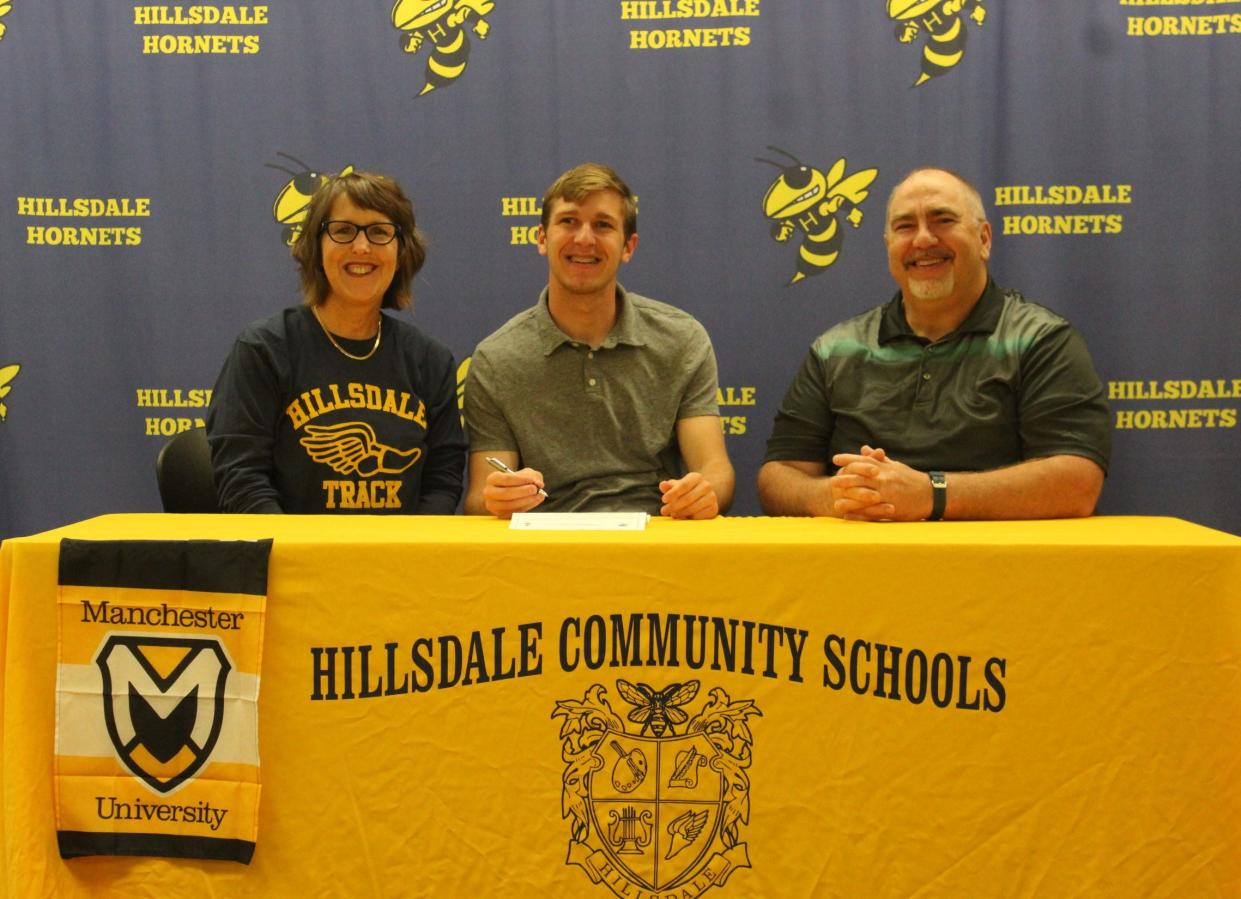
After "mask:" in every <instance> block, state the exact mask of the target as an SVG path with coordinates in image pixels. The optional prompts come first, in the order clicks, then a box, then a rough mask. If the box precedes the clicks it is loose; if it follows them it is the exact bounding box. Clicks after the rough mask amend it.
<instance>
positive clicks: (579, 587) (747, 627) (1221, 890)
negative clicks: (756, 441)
mask: <svg viewBox="0 0 1241 899" xmlns="http://www.w3.org/2000/svg"><path fill="white" fill-rule="evenodd" d="M64 537H74V538H79V539H99V540H104V539H169V540H180V539H215V538H219V539H251V538H255V539H257V538H263V537H272V538H274V539H275V544H274V548H273V551H272V556H271V566H270V576H269V585H268V597H269V598H268V607H267V625H266V627H267V630H266V637H265V648H264V661H263V670H262V680H261V693H260V699H259V709H260V715H259V718H260V745H261V755H262V798H261V804H260V814H259V821H260V827H259V836H258V845H257V850H256V852H255V855H254V860H253V863H252V864H251V865H250V866H248V867H247V866H243V865H238V864H235V863H228V862H205V861H181V860H176V861H173V860H162V859H142V858H84V859H75V860H72V861H62V860H61V859H60V858H59V856H58V855H57V851H56V838H55V827H54V824H53V821H52V812H53V797H52V776H51V762H52V750H53V734H54V731H55V703H54V697H55V683H56V649H57V647H56V619H55V614H56V581H57V555H58V545H59V540H60V539H61V538H64ZM0 611H2V612H3V614H2V616H0V628H3V630H2V631H0V650H2V652H3V707H2V713H3V719H2V727H3V730H2V731H0V740H2V745H3V768H2V769H0V771H2V773H0V791H2V798H3V814H2V816H0V851H2V859H3V877H4V885H5V887H7V891H8V895H11V896H15V897H16V896H22V897H25V896H43V895H46V896H58V897H66V896H77V895H91V896H99V895H107V896H125V897H131V896H167V897H172V896H207V895H212V896H263V897H267V896H320V895H339V896H363V895H376V896H436V897H442V896H452V897H458V896H460V897H473V896H505V897H525V896H531V897H533V896H538V897H545V896H573V897H598V899H608V897H610V896H611V895H613V891H615V892H617V893H618V894H620V895H627V896H633V897H642V896H660V897H663V896H665V895H667V896H673V895H675V896H678V897H682V896H687V895H691V894H694V893H693V890H699V891H700V892H701V891H702V889H705V895H707V896H709V897H721V899H726V897H759V896H761V897H784V896H790V897H802V896H845V897H855V896H867V897H873V896H914V895H917V896H1025V895H1046V896H1069V895H1090V896H1156V895H1158V896H1194V897H1202V896H1237V895H1241V851H1239V850H1238V842H1239V841H1241V539H1239V538H1236V537H1232V536H1229V535H1226V534H1222V533H1219V532H1216V531H1211V530H1208V529H1205V528H1201V527H1197V526H1195V525H1191V524H1188V523H1185V522H1182V521H1177V520H1172V519H1157V518H1155V519H1149V518H1148V519H1143V518H1100V519H1088V520H1083V521H1067V522H1033V523H1015V522H997V523H987V524H983V523H978V524H973V523H935V524H930V523H926V524H911V525H872V524H866V523H849V522H839V521H801V520H791V519H720V520H716V521H710V522H669V521H662V520H657V521H652V522H651V524H650V526H649V528H648V529H647V530H646V531H645V532H643V533H598V532H513V531H510V530H508V529H507V528H506V526H505V524H504V523H502V522H498V521H495V520H492V519H486V518H430V519H422V520H414V519H379V518H349V519H345V518H298V517H287V518H285V517H264V516H250V517H245V516H166V515H112V516H105V517H102V518H97V519H93V520H90V521H85V522H81V523H79V524H76V525H72V526H70V527H66V528H61V529H59V530H55V531H51V532H48V533H46V534H40V535H37V536H33V537H28V538H23V539H16V540H9V541H7V542H6V543H5V544H4V545H3V548H2V549H0ZM730 622H735V623H730ZM673 624H675V625H676V627H677V631H676V638H675V640H673V639H672V638H671V637H670V634H671V627H672V625H673ZM523 626H524V628H523ZM475 633H477V636H476V637H475V636H474V635H475ZM687 633H688V634H690V635H691V637H692V639H691V640H690V641H689V643H688V644H687V643H686V634H687ZM729 634H731V635H734V636H735V638H736V644H735V646H733V647H732V653H731V656H730V653H729V652H728V649H729V646H727V645H724V644H722V643H721V642H720V639H717V638H720V635H729ZM700 635H704V636H705V641H701V642H700V641H699V640H698V637H699V636H700ZM523 637H524V639H525V641H526V644H525V647H526V648H525V649H523V648H522V639H523ZM454 638H455V640H454ZM747 638H748V641H747ZM625 639H630V640H632V639H638V640H641V643H640V644H639V647H638V648H635V647H634V645H632V643H631V644H630V645H629V647H628V648H626V647H625V645H624V640H625ZM661 639H662V640H664V643H663V645H659V640H661ZM457 641H459V645H460V646H461V647H462V648H463V654H464V658H465V659H466V661H468V659H469V657H470V647H471V643H472V642H473V643H474V646H475V653H474V665H473V666H465V667H464V668H463V671H462V672H461V673H460V674H458V676H457V677H456V678H455V680H456V683H455V685H453V686H447V687H443V686H441V685H440V682H441V681H442V680H443V679H444V674H445V673H446V674H447V675H448V679H449V680H454V678H453V675H454V673H455V672H454V671H453V670H452V669H453V667H454V666H453V664H452V661H453V659H452V647H453V646H454V644H455V643H457ZM389 644H395V646H394V647H393V648H392V649H388V648H387V647H388V645H389ZM747 646H748V647H749V654H748V655H747V654H746V647H747ZM360 647H370V649H369V650H365V651H364V650H362V649H361V648H360ZM897 650H899V652H898V651H897ZM445 652H447V654H448V656H449V658H448V663H449V664H448V668H449V670H448V671H447V672H444V671H441V667H440V666H441V664H442V660H441V654H442V653H445ZM364 656H365V657H366V659H367V670H366V672H365V673H364V672H362V670H361V660H362V658H363V657H364ZM416 657H417V658H422V659H423V660H424V662H425V664H419V663H418V662H417V661H415V658H416ZM389 659H391V662H390V661H389ZM652 661H654V662H655V664H650V662H652ZM635 662H636V664H635ZM674 662H675V664H674ZM691 663H698V664H699V667H691ZM523 665H524V666H525V669H526V674H525V676H521V670H522V667H523ZM347 668H348V672H349V673H348V676H346V669H347ZM536 669H537V670H536ZM506 672H507V673H511V675H512V676H504V675H505V673H506ZM346 677H348V680H347V679H346ZM963 677H964V680H965V683H962V679H963ZM949 678H951V682H949V680H948V679H949ZM403 679H404V680H403ZM464 680H469V681H470V683H468V684H463V683H462V681H464ZM618 680H624V681H626V682H627V683H629V684H631V685H633V687H634V688H637V686H638V685H640V684H641V685H646V686H647V687H649V689H650V692H651V693H652V694H654V693H659V692H660V691H665V690H666V688H668V687H670V686H671V685H673V684H683V685H684V684H687V683H688V682H690V681H697V682H698V685H699V689H698V691H697V692H696V694H695V696H694V697H693V698H692V699H690V700H689V701H687V702H685V703H684V704H683V705H681V706H679V707H677V708H679V709H680V710H681V711H683V712H684V713H686V714H687V715H688V716H689V717H691V718H693V717H694V716H695V715H698V714H700V713H701V712H702V710H703V708H704V705H705V704H707V703H709V702H711V701H712V696H713V695H714V696H715V697H716V698H718V697H719V696H726V697H727V699H728V700H729V701H731V702H733V703H743V702H744V701H747V700H751V701H752V702H753V708H754V709H756V710H757V711H759V712H761V715H752V716H750V717H748V718H747V719H746V721H745V723H746V725H747V726H748V727H749V733H750V736H751V737H752V746H750V747H749V748H750V750H751V752H752V757H751V760H750V763H749V766H748V768H746V769H745V773H746V775H747V777H748V797H747V799H748V805H747V806H746V808H745V809H744V811H745V813H746V815H745V817H746V819H747V820H742V821H738V822H736V828H735V829H736V835H737V838H738V840H739V841H740V842H741V843H743V844H744V845H745V848H746V852H747V854H748V860H749V865H750V866H749V867H744V866H742V867H738V868H736V869H735V870H734V871H733V872H732V873H731V876H730V877H729V879H728V880H727V882H726V883H725V884H723V885H722V886H714V887H711V886H710V884H706V885H705V886H704V884H703V883H702V882H701V881H699V882H698V885H697V886H694V887H692V889H691V887H690V886H681V887H678V888H677V889H675V890H670V891H667V892H665V891H658V892H654V893H652V892H644V891H643V890H641V889H640V888H639V887H637V886H635V885H633V883H631V882H630V880H632V878H630V880H626V879H625V877H624V876H622V875H623V872H621V873H617V870H618V869H616V868H614V869H613V872H612V874H611V875H610V879H608V878H605V879H604V880H602V881H600V882H598V883H594V882H592V880H591V877H590V876H588V872H587V870H586V868H584V867H582V866H581V865H578V864H575V863H571V862H570V861H568V860H567V859H568V856H569V855H570V845H571V825H572V823H573V821H574V820H575V819H574V816H573V815H572V814H569V815H568V817H565V812H566V809H565V806H564V805H563V804H562V803H563V802H564V800H565V796H566V795H567V794H565V793H564V792H563V779H564V774H565V767H566V766H565V762H564V760H563V758H562V751H563V749H564V745H563V741H562V738H561V727H562V725H563V724H564V723H565V720H566V719H565V717H564V716H560V717H553V715H552V713H553V711H555V710H556V708H557V703H558V702H561V703H564V702H569V703H571V704H572V703H577V704H578V706H580V705H581V704H582V703H583V701H584V700H586V699H587V698H588V697H589V696H590V695H591V692H590V691H591V689H592V687H600V688H602V689H603V690H604V691H606V692H605V693H603V694H602V695H603V696H604V697H605V698H606V701H607V702H608V703H610V706H611V709H612V710H614V711H615V713H616V715H617V716H618V717H619V718H621V719H625V721H626V724H625V727H626V729H627V732H628V733H629V734H630V736H627V737H624V738H623V739H622V740H621V741H620V743H619V747H620V749H621V750H623V753H618V752H616V750H611V749H609V750H607V752H606V753H602V752H601V755H606V760H607V768H606V769H605V770H604V771H602V772H601V773H599V774H598V775H597V777H598V778H602V777H604V776H605V775H606V774H607V773H608V772H612V773H613V776H617V773H618V771H619V774H622V775H623V774H625V771H626V770H630V771H632V773H633V775H634V777H633V779H640V778H639V777H638V769H636V768H635V767H634V766H633V765H632V764H629V767H628V769H627V768H625V767H623V766H622V767H621V768H619V769H616V768H615V766H617V765H620V764H621V759H622V755H629V756H630V757H631V758H634V756H633V755H632V753H633V752H634V749H635V747H636V748H637V749H638V750H641V751H640V753H639V754H640V755H641V757H642V759H643V760H649V761H650V763H651V765H652V768H651V771H652V772H654V770H655V768H654V765H655V763H656V759H657V758H658V759H660V760H664V763H665V764H666V766H671V765H672V763H673V760H674V759H675V760H676V761H677V762H678V763H679V762H680V761H682V759H683V758H689V760H690V761H694V758H693V754H692V753H691V754H690V755H689V756H682V755H679V754H674V753H673V752H672V751H671V750H670V749H663V750H661V749H659V748H658V747H657V746H656V742H655V739H654V738H655V737H656V736H658V734H657V733H656V731H657V730H659V729H660V728H662V729H663V730H664V735H665V736H669V737H671V736H673V735H678V734H683V732H684V729H685V728H686V727H687V726H688V725H686V724H684V723H678V722H677V721H676V720H675V719H676V717H677V716H676V713H675V712H668V711H667V710H666V709H665V710H663V711H660V712H658V713H656V712H652V711H651V710H650V709H648V710H647V711H646V712H645V713H643V712H642V710H641V706H637V705H634V704H631V703H630V702H628V701H626V699H625V698H623V696H622V695H621V694H622V692H623V688H622V687H621V686H619V685H618V683H617V681H618ZM402 684H404V686H405V687H406V689H405V690H403V691H401V690H399V689H398V688H399V687H401V686H402ZM712 691H722V692H721V693H715V694H713V693H712ZM366 692H376V693H378V695H375V696H371V697H363V695H362V694H363V693H366ZM919 693H921V696H920V697H918V694H919ZM385 694H388V695H385ZM894 694H895V695H894ZM331 695H335V696H336V697H337V698H335V699H332V698H329V697H330V696H331ZM594 695H595V696H599V695H600V694H598V693H595V694H594ZM316 696H318V697H320V698H315V697H316ZM349 697H352V698H349ZM665 698H668V697H667V696H665ZM916 699H920V701H915V700H916ZM631 713H633V714H632V716H631ZM644 724H645V726H646V733H645V734H642V735H641V736H639V730H640V728H642V727H643V725H644ZM614 736H615V735H614ZM643 740H645V742H643ZM678 745H679V746H680V748H681V749H682V750H684V749H685V747H686V746H688V745H689V744H688V743H682V744H678ZM703 745H705V744H703ZM738 745H740V744H738ZM669 746H671V744H669ZM661 753H662V754H661ZM626 764H628V763H626ZM685 767H686V770H688V769H689V768H692V767H693V766H692V765H690V766H685ZM698 770H700V771H702V772H703V773H704V776H705V777H710V776H712V775H711V774H710V768H709V767H700V768H699V769H698ZM669 775H670V770H669V769H668V768H667V767H665V769H663V771H662V775H659V776H663V777H664V779H665V781H666V780H667V779H668V777H669ZM648 776H649V777H651V778H654V777H656V776H657V775H656V774H654V773H651V774H650V775H648V774H647V773H645V772H642V774H641V777H648ZM598 782H599V783H602V780H599V781H598ZM651 783H654V781H653V780H652V781H651ZM662 789H666V785H665V787H664V788H662ZM596 792H598V790H596ZM639 793H640V791H635V792H634V793H633V795H634V796H638V795H639ZM622 804H623V803H622ZM596 805H597V809H596V812H595V814H597V817H596V818H590V819H589V820H590V821H592V822H595V829H596V831H598V832H600V833H597V834H596V838H597V839H604V841H605V842H606V839H605V838H603V837H602V836H601V832H602V831H603V830H605V829H606V828H605V822H606V821H607V820H609V818H607V817H605V814H604V813H605V812H606V811H608V810H609V809H610V810H613V811H615V810H617V809H619V808H620V807H621V804H618V803H616V802H611V804H608V803H605V802H603V801H602V800H599V801H597V802H596ZM637 805H638V806H639V807H641V804H640V803H638V804H637ZM647 807H651V808H653V807H654V806H651V805H650V804H649V803H648V806H647ZM669 808H671V807H670V806H668V807H666V808H665V809H664V812H663V814H664V817H662V818H659V819H658V820H659V825H660V832H659V834H658V839H659V840H660V841H662V842H660V843H659V845H660V847H661V849H662V848H663V847H665V846H666V847H668V849H667V851H668V852H669V853H674V852H675V851H676V846H677V844H676V839H677V837H676V836H675V835H674V834H672V832H671V831H668V832H665V831H666V830H667V827H665V826H664V824H665V822H666V820H667V818H669V817H671V814H670V813H669V812H668V809H669ZM716 820H717V817H716V813H715V812H714V811H713V812H712V818H711V822H712V826H714V823H715V821H716ZM668 826H671V824H668ZM618 833H619V836H617V837H616V839H615V840H614V841H613V843H612V844H611V845H612V847H613V849H615V850H617V851H618V852H619V851H621V850H623V849H626V848H627V849H628V850H630V851H631V852H636V851H637V850H636V848H635V847H636V846H637V843H639V842H640V841H641V839H642V838H646V839H651V838H652V837H651V832H650V830H649V829H647V830H643V829H641V828H638V829H637V830H636V831H633V832H623V833H622V832H619V831H618ZM626 833H628V834H629V836H630V837H632V839H630V841H629V843H625V842H624V837H625V834H626ZM635 833H636V834H637V836H636V837H635V836H634V834H635ZM616 858H617V859H619V860H620V862H621V863H624V862H625V856H624V855H620V856H616ZM674 858H680V859H682V860H683V859H684V858H685V856H675V855H674ZM634 865H635V870H639V871H640V869H641V866H640V865H639V864H638V863H637V862H634ZM663 882H664V883H666V882H667V877H666V876H665V879H664V881H663ZM609 884H610V886H609ZM700 888H701V889H700ZM623 890H629V891H630V892H628V893H624V892H622V891H623Z"/></svg>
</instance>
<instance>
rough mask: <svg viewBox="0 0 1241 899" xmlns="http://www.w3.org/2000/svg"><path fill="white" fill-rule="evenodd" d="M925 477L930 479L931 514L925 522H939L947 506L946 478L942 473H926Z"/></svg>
mask: <svg viewBox="0 0 1241 899" xmlns="http://www.w3.org/2000/svg"><path fill="white" fill-rule="evenodd" d="M927 476H928V477H930V479H931V514H930V515H928V516H927V517H926V520H927V521H940V520H942V519H943V517H944V508H945V507H946V506H947V505H948V476H947V475H945V474H944V473H943V472H942V471H928V472H927Z"/></svg>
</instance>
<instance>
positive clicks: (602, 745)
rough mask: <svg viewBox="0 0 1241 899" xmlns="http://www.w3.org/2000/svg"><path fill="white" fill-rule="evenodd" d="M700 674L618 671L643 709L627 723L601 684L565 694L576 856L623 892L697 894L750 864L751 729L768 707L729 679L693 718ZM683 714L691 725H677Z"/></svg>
mask: <svg viewBox="0 0 1241 899" xmlns="http://www.w3.org/2000/svg"><path fill="white" fill-rule="evenodd" d="M698 686H699V685H698V681H689V682H688V683H684V684H671V685H669V686H667V687H665V688H664V689H662V690H660V689H654V688H652V687H649V686H647V685H646V684H631V683H629V682H628V681H624V680H618V681H617V692H618V693H619V694H620V696H621V697H622V698H623V699H624V700H625V701H626V702H628V703H630V704H631V705H632V706H633V707H634V708H633V709H632V710H631V711H630V712H629V713H628V715H627V716H626V717H627V719H628V721H630V722H632V723H634V724H641V728H640V729H639V730H638V732H637V733H631V732H629V731H627V729H626V725H625V719H622V718H621V717H620V716H618V715H617V714H616V713H615V712H614V711H613V710H612V707H611V705H610V703H609V702H608V699H607V691H606V689H605V688H604V687H603V686H602V685H601V684H595V685H594V686H592V687H590V689H588V690H587V691H586V695H585V696H584V697H583V698H582V699H581V700H572V699H567V700H561V701H559V702H557V703H556V709H555V711H553V712H552V717H555V718H563V719H564V721H563V724H562V726H561V732H560V733H561V739H562V740H563V745H562V747H561V749H562V755H563V757H564V759H565V762H566V767H565V770H564V775H563V795H562V806H563V814H564V817H565V818H568V819H569V820H570V839H569V853H568V858H567V859H566V864H571V865H579V866H581V867H582V868H583V869H584V870H585V872H586V874H587V876H589V877H590V879H591V880H592V881H593V882H594V883H603V884H606V885H607V886H608V887H609V888H610V889H611V890H612V891H613V892H614V893H616V895H617V896H630V895H647V894H659V895H663V894H665V893H668V892H675V894H676V895H677V896H684V897H696V896H699V895H701V894H702V893H704V892H706V891H707V890H709V889H711V888H712V887H717V886H722V885H723V884H724V882H725V881H726V880H727V879H728V878H729V876H730V875H731V874H732V873H733V871H735V870H736V869H737V868H748V867H750V858H749V854H748V849H747V847H746V844H745V843H743V842H741V841H740V839H739V830H740V825H742V824H745V823H746V822H747V821H748V819H749V786H750V782H749V777H748V775H747V774H746V769H747V768H748V767H749V766H750V760H751V745H752V742H753V741H752V738H751V734H750V729H749V726H748V724H747V723H746V722H747V719H749V718H751V717H753V716H757V715H761V714H762V713H761V712H760V711H759V710H758V708H757V707H756V706H755V705H754V703H753V701H751V700H743V701H739V702H734V701H732V699H731V698H730V697H729V696H728V694H727V693H725V692H724V691H723V690H721V689H719V688H715V689H713V690H711V691H710V694H709V701H708V702H707V703H706V705H705V706H704V708H703V709H702V710H701V711H700V712H699V713H698V714H697V715H694V716H693V717H690V716H689V715H688V714H687V713H686V712H685V711H684V710H683V709H682V706H684V705H686V704H687V703H689V702H690V701H691V700H693V698H694V697H695V696H696V695H697V693H698ZM680 724H684V732H683V733H677V729H678V725H680Z"/></svg>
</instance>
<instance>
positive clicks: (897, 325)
mask: <svg viewBox="0 0 1241 899" xmlns="http://www.w3.org/2000/svg"><path fill="white" fill-rule="evenodd" d="M1002 307H1003V303H1002V302H1001V297H1000V288H999V287H997V286H996V283H995V279H993V278H992V277H990V276H988V277H987V286H986V287H984V288H983V291H982V296H981V297H979V298H978V302H977V303H975V304H974V308H973V309H971V310H970V314H969V315H967V316H966V317H965V321H963V322H961V324H960V326H958V327H957V329H956V330H955V331H953V332H952V333H951V334H946V335H944V336H943V337H941V338H940V340H949V339H951V338H954V337H959V336H961V335H963V334H992V333H994V332H995V329H996V327H997V326H998V325H999V323H1000V312H1001V311H1002ZM901 337H906V338H912V339H914V340H922V339H923V338H921V337H919V336H918V335H917V334H915V333H914V331H913V329H912V328H910V327H909V322H907V321H906V320H905V304H904V302H903V301H902V300H901V292H900V291H899V290H898V291H897V292H896V296H894V297H892V299H891V301H890V302H889V303H888V304H887V305H886V306H884V308H883V316H882V318H880V320H879V344H880V345H881V346H882V345H883V344H885V343H890V342H891V341H893V340H897V339H898V338H901Z"/></svg>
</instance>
